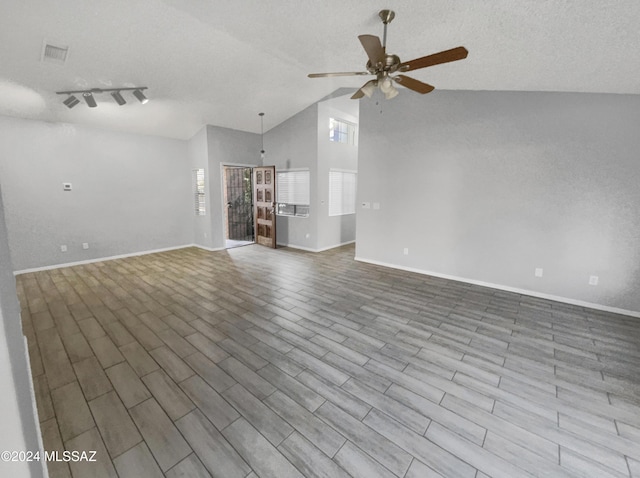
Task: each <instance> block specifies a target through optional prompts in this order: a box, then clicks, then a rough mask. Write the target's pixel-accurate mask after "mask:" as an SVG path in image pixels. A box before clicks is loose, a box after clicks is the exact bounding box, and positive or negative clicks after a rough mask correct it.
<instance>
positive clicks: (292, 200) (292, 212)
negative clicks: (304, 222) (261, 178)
mask: <svg viewBox="0 0 640 478" xmlns="http://www.w3.org/2000/svg"><path fill="white" fill-rule="evenodd" d="M309 196H310V194H309V170H297V171H278V172H276V201H277V203H278V207H277V214H279V215H281V216H303V217H306V216H308V215H309Z"/></svg>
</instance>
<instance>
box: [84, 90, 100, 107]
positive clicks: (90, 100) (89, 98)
mask: <svg viewBox="0 0 640 478" xmlns="http://www.w3.org/2000/svg"><path fill="white" fill-rule="evenodd" d="M82 96H83V97H84V101H85V102H86V103H87V106H88V107H89V108H95V107H96V106H98V103H96V99H95V98H94V97H93V93H82Z"/></svg>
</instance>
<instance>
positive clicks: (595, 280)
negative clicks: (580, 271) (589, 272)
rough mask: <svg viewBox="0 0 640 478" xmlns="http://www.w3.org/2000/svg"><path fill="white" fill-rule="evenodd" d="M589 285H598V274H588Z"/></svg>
mask: <svg viewBox="0 0 640 478" xmlns="http://www.w3.org/2000/svg"><path fill="white" fill-rule="evenodd" d="M589 285H598V276H589Z"/></svg>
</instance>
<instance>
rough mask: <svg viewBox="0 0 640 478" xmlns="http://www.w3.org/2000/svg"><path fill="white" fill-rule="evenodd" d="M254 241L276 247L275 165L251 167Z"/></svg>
mask: <svg viewBox="0 0 640 478" xmlns="http://www.w3.org/2000/svg"><path fill="white" fill-rule="evenodd" d="M253 188H254V194H253V198H254V202H253V204H254V205H253V217H254V218H255V221H256V223H255V224H256V225H255V234H256V243H257V244H262V245H263V246H267V247H273V248H274V249H275V247H276V167H275V166H260V167H257V168H253Z"/></svg>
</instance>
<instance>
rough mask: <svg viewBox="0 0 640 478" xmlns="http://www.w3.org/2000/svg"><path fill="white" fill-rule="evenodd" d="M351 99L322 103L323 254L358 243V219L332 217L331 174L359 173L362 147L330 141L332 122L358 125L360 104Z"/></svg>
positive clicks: (320, 195) (319, 180)
mask: <svg viewBox="0 0 640 478" xmlns="http://www.w3.org/2000/svg"><path fill="white" fill-rule="evenodd" d="M350 96H351V95H346V96H340V97H337V98H331V99H328V100H325V101H321V102H320V103H318V125H317V131H318V175H317V178H316V180H317V184H318V190H317V194H318V198H317V199H316V203H317V204H318V215H317V217H318V244H317V248H318V249H320V250H323V249H329V248H331V247H335V246H339V245H340V244H345V243H348V242H353V241H355V239H356V215H355V214H347V215H343V216H329V170H330V169H342V170H349V171H357V170H358V143H357V141H356V144H353V145H351V144H343V143H334V142H331V141H329V118H338V119H342V120H344V121H349V122H351V123H354V124H356V125H357V124H358V114H359V101H356V100H352V99H350Z"/></svg>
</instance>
